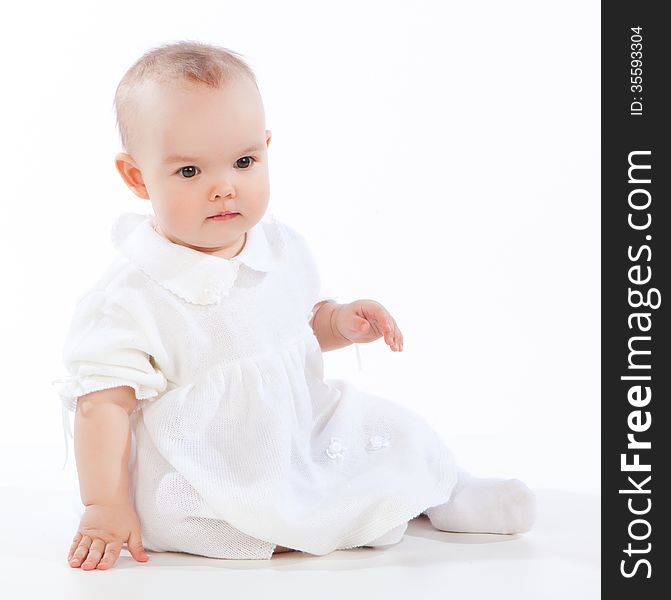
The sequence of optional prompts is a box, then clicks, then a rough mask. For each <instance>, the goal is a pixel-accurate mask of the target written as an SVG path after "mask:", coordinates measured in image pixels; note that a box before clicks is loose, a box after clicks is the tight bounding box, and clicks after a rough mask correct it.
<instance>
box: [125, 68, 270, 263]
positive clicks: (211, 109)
mask: <svg viewBox="0 0 671 600" xmlns="http://www.w3.org/2000/svg"><path fill="white" fill-rule="evenodd" d="M137 114H138V118H137V121H136V122H137V123H138V124H139V125H138V126H139V128H140V131H139V134H138V136H137V139H138V143H137V147H136V149H135V150H134V156H130V155H129V154H124V153H120V154H118V155H117V157H116V165H117V169H118V170H119V172H120V173H121V176H122V177H123V179H124V181H125V182H126V183H127V184H128V186H129V187H130V188H131V189H132V190H133V192H135V193H136V194H137V195H138V196H140V197H141V198H147V199H149V200H151V203H152V206H153V208H154V214H155V215H156V221H157V223H158V226H159V228H160V231H159V233H161V234H162V235H164V236H165V237H166V238H168V239H169V240H170V241H172V242H174V243H176V244H181V245H183V246H187V247H190V248H193V249H194V250H198V251H200V252H207V253H211V254H215V255H217V256H222V257H224V258H231V257H233V256H235V255H236V254H238V252H239V251H240V250H241V248H242V246H243V243H244V233H245V232H246V231H248V230H249V229H251V228H252V227H253V226H254V225H256V223H258V222H259V221H260V220H261V218H262V217H263V215H264V213H265V211H266V208H267V206H268V200H269V196H270V184H269V177H268V150H267V147H268V144H269V143H270V131H267V130H266V129H265V114H264V110H263V103H262V101H261V97H260V95H259V92H258V90H257V89H256V86H255V85H254V83H253V82H251V81H249V80H247V79H242V80H240V81H235V82H232V83H230V84H227V85H226V86H225V87H224V88H223V89H219V90H212V89H208V88H204V87H194V86H192V85H186V84H185V85H183V86H179V87H174V88H170V89H165V88H159V87H158V86H151V87H150V88H149V89H148V90H147V93H146V94H144V95H143V100H142V105H141V106H140V107H139V110H138V113H137ZM226 211H232V212H236V213H239V214H238V215H237V216H235V217H233V218H231V219H225V220H219V219H217V220H215V219H212V218H211V217H212V216H213V215H216V214H219V213H223V212H226Z"/></svg>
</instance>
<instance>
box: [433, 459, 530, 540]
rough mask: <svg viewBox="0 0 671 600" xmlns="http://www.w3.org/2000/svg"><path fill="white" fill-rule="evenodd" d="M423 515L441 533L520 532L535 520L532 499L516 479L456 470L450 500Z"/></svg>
mask: <svg viewBox="0 0 671 600" xmlns="http://www.w3.org/2000/svg"><path fill="white" fill-rule="evenodd" d="M424 514H426V516H427V517H429V520H430V521H431V524H432V525H433V526H434V527H435V528H436V529H440V530H441V531H452V532H458V533H524V532H525V531H529V530H530V529H531V526H532V525H533V523H534V521H535V520H536V496H535V495H534V493H533V492H532V491H531V490H530V489H529V488H528V487H527V486H526V484H524V483H523V482H522V481H520V480H519V479H499V478H487V477H472V476H471V475H470V473H468V472H467V471H464V470H461V469H460V470H459V477H458V479H457V483H456V485H455V487H454V490H453V491H452V496H451V497H450V499H449V500H448V501H447V502H446V503H445V504H439V505H438V506H433V507H431V508H427V509H426V510H425V511H424Z"/></svg>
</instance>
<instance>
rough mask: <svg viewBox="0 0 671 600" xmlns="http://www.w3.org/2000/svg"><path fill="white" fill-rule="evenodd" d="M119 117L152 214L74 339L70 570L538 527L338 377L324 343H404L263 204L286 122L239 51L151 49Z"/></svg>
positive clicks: (520, 506)
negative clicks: (420, 522) (268, 122)
mask: <svg viewBox="0 0 671 600" xmlns="http://www.w3.org/2000/svg"><path fill="white" fill-rule="evenodd" d="M115 107H116V111H117V122H118V126H119V131H120V136H121V141H122V145H123V150H124V152H122V153H120V154H118V155H117V157H116V167H117V169H118V171H119V173H120V175H121V177H122V178H123V180H124V182H125V183H126V184H127V185H128V187H129V188H130V189H131V190H132V191H133V192H134V193H135V194H136V195H137V196H138V197H140V198H142V199H144V200H149V201H150V202H151V206H152V209H153V214H135V213H125V214H123V215H121V216H120V217H119V218H118V220H117V221H116V223H115V224H114V227H113V229H112V235H111V238H112V241H113V244H114V246H115V248H116V249H117V250H118V255H117V258H116V260H115V261H114V262H113V263H112V264H111V265H110V266H109V267H108V268H107V270H106V271H105V273H104V274H103V275H102V277H101V278H100V279H99V280H98V282H97V283H96V285H94V286H93V287H92V289H90V290H89V291H87V292H86V293H85V294H84V295H83V296H81V297H80V298H79V301H78V303H77V306H76V309H75V311H74V316H73V318H72V322H71V324H70V328H69V331H68V335H67V339H66V343H65V348H64V352H63V357H64V361H65V365H66V368H67V370H68V373H69V377H68V378H67V379H65V380H61V382H64V383H66V385H65V386H64V387H63V388H61V389H60V390H59V394H60V397H61V399H62V402H63V411H64V417H65V418H67V416H68V414H69V413H68V412H67V411H68V410H69V411H73V412H75V432H74V447H75V455H76V462H77V471H78V476H79V484H80V494H81V499H82V503H83V506H84V512H83V513H82V515H81V521H80V523H79V527H78V529H77V532H76V535H75V537H74V540H73V542H72V545H71V547H70V550H69V553H68V561H69V564H70V565H71V566H72V567H82V568H83V569H96V568H98V569H109V568H111V567H112V566H114V564H115V563H116V561H117V559H118V557H119V553H120V551H121V548H122V546H123V544H124V543H126V544H127V546H128V550H129V552H130V553H131V555H132V556H133V557H134V559H135V560H137V561H140V562H144V561H147V560H148V559H149V557H148V555H147V554H146V552H145V550H153V551H157V552H165V551H172V552H186V553H191V554H197V555H202V556H208V557H214V558H229V559H269V558H271V557H272V555H273V554H274V553H276V552H283V551H291V550H298V551H302V552H305V553H309V554H314V555H324V554H328V553H330V552H332V551H334V550H338V549H347V548H356V547H386V546H389V545H392V544H396V543H397V542H399V541H400V540H401V538H402V537H403V534H404V532H405V530H406V528H407V526H408V521H409V520H411V519H413V518H415V517H417V516H419V515H422V514H423V515H426V516H427V517H428V519H429V520H430V522H431V524H432V525H433V526H434V527H435V528H437V529H439V530H442V531H451V532H482V533H498V534H513V533H522V532H525V531H528V530H529V529H530V527H531V525H532V523H533V521H534V518H535V497H534V494H533V493H532V492H531V491H530V490H529V488H528V487H527V486H526V485H525V484H524V483H522V482H521V481H519V480H517V479H486V478H476V477H472V476H471V475H470V474H469V473H467V472H466V471H464V470H463V469H461V468H459V467H458V466H457V464H456V463H455V459H454V456H453V454H452V453H451V451H450V450H449V449H448V448H447V447H446V446H445V444H444V443H443V442H442V440H441V439H440V438H439V436H438V435H437V433H436V432H435V431H434V430H433V429H432V428H431V427H430V426H429V424H428V423H427V422H425V421H424V420H423V419H422V418H421V417H420V416H419V415H417V414H415V413H413V412H412V411H410V410H408V409H406V408H405V407H403V406H401V405H399V404H398V403H395V402H392V401H391V400H388V399H385V398H382V397H379V396H375V395H372V394H369V393H365V392H363V391H361V390H358V389H357V388H355V387H354V386H352V385H351V384H349V383H348V382H347V381H344V380H340V379H334V380H324V373H323V362H322V354H321V353H322V352H327V351H329V350H334V349H337V348H343V347H345V346H347V345H349V344H353V343H354V344H362V343H367V342H373V341H375V340H378V339H380V338H383V339H384V343H385V344H387V345H388V346H389V347H390V349H391V350H392V351H395V352H400V351H402V350H403V334H402V332H401V330H400V328H399V326H398V324H397V323H396V321H395V319H394V317H393V316H392V315H391V314H390V313H389V311H388V310H387V309H386V308H385V307H384V306H383V305H382V304H381V303H379V302H376V301H374V300H370V299H363V300H356V301H354V302H350V303H346V304H339V303H337V302H335V301H334V299H333V298H332V297H327V296H322V295H320V293H321V292H320V281H319V274H318V271H317V268H316V264H315V261H314V259H313V256H312V254H311V252H310V249H309V247H308V245H307V243H306V240H305V239H304V237H303V236H302V235H301V234H299V233H298V232H297V231H295V230H294V229H293V228H291V227H290V226H288V225H287V224H284V223H282V222H281V221H280V220H279V219H277V218H276V217H275V216H274V215H273V214H272V213H269V212H268V201H269V195H270V191H269V178H268V146H269V144H270V139H271V134H270V131H269V130H267V129H265V115H264V108H263V104H262V101H261V97H260V94H259V90H258V88H257V84H256V79H255V77H254V74H253V73H252V71H251V69H250V68H249V67H248V65H247V64H246V63H245V62H244V61H243V60H242V59H241V57H240V55H237V54H236V53H234V52H231V51H229V50H226V49H224V48H220V47H216V46H210V45H205V44H201V43H197V42H181V43H176V44H170V45H165V46H162V47H159V48H155V49H153V50H151V51H150V52H147V53H146V54H145V55H144V56H142V57H141V58H140V59H139V60H138V61H137V62H136V63H135V64H134V65H133V66H132V67H131V68H130V69H129V70H128V72H127V73H126V74H125V75H124V77H123V79H122V80H121V82H120V84H119V86H118V88H117V93H116V97H115ZM67 422H68V424H69V419H68V420H67Z"/></svg>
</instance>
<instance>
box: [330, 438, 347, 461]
mask: <svg viewBox="0 0 671 600" xmlns="http://www.w3.org/2000/svg"><path fill="white" fill-rule="evenodd" d="M345 450H347V448H346V447H345V446H343V445H342V440H341V439H340V438H336V437H333V438H331V443H330V444H329V447H328V448H327V449H326V454H327V456H328V457H329V458H332V459H336V458H343V456H344V455H345V454H344V453H345Z"/></svg>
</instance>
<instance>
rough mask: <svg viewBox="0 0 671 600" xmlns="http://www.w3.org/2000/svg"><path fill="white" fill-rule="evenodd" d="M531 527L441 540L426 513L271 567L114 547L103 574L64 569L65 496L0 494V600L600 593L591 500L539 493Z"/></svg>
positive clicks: (573, 598)
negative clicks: (144, 555)
mask: <svg viewBox="0 0 671 600" xmlns="http://www.w3.org/2000/svg"><path fill="white" fill-rule="evenodd" d="M535 492H536V495H537V498H538V509H539V515H538V521H537V524H536V526H535V528H534V529H533V530H532V531H531V532H529V533H527V534H524V535H517V536H497V535H478V534H470V535H469V534H450V533H445V532H441V531H438V530H436V529H434V528H433V527H432V526H431V524H430V522H429V520H428V519H427V518H426V517H423V516H422V517H419V518H417V519H414V520H413V521H411V522H410V525H409V527H408V530H407V532H406V534H405V537H404V538H403V540H402V541H401V542H400V543H398V544H396V545H394V546H390V547H388V548H386V549H379V548H378V549H372V548H359V549H354V550H340V551H337V552H334V553H332V554H330V555H327V556H312V555H307V554H303V553H301V552H287V553H282V554H276V555H275V556H274V557H273V559H271V560H269V561H256V560H241V561H233V560H217V559H208V558H201V557H197V556H192V555H188V554H179V553H149V554H150V559H149V562H148V563H146V564H140V563H137V562H136V561H135V560H133V558H132V557H131V556H130V554H129V553H128V551H127V550H125V549H124V550H123V551H122V554H121V556H120V557H119V560H118V561H117V563H116V565H115V567H114V568H113V569H111V570H109V571H98V570H93V571H82V570H81V569H74V568H72V567H70V566H69V565H68V563H67V560H66V555H67V551H68V548H69V546H70V542H71V540H72V537H73V536H74V533H75V528H76V525H77V522H76V517H75V514H74V512H73V510H72V504H71V501H72V494H71V493H70V492H68V491H63V490H59V491H44V490H43V489H37V488H36V487H31V488H29V489H27V488H26V487H20V486H16V485H14V486H13V487H9V488H8V487H5V488H3V489H2V496H1V500H0V503H1V505H0V509H2V514H3V515H4V516H3V517H2V521H3V523H2V537H3V543H2V546H1V550H0V555H1V556H2V560H1V561H0V581H1V584H0V595H1V596H2V597H3V598H7V599H11V600H14V599H23V598H40V599H42V598H48V599H49V600H60V598H67V599H69V600H78V599H80V598H81V599H84V598H86V599H87V600H90V599H91V598H96V600H101V599H106V598H115V599H117V600H118V599H119V598H124V599H125V600H129V599H130V600H133V599H134V598H143V599H144V598H149V599H152V598H161V599H162V600H163V599H166V598H180V599H182V598H185V597H187V596H188V597H189V598H208V599H209V598H224V597H225V598H239V597H244V598H249V597H251V598H257V597H262V595H267V596H272V597H273V598H295V599H302V598H305V599H310V600H314V599H316V598H318V599H319V600H324V599H329V598H338V599H339V600H344V599H346V598H357V599H358V598H366V597H373V596H374V597H380V598H384V599H385V600H392V599H395V598H412V599H413V600H428V599H433V598H436V599H438V598H440V599H441V600H444V599H446V598H459V599H461V598H464V599H468V600H471V599H479V598H493V599H496V600H503V599H507V598H510V599H513V598H515V599H516V600H524V599H534V600H544V599H554V598H557V599H562V600H564V599H566V598H570V600H582V599H585V600H587V599H589V600H593V599H597V598H599V597H600V499H599V497H598V496H596V495H585V494H579V493H574V492H564V491H559V490H550V489H540V490H539V489H536V490H535Z"/></svg>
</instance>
